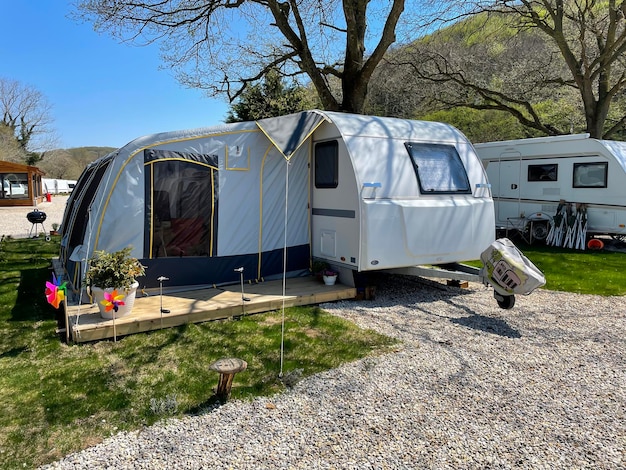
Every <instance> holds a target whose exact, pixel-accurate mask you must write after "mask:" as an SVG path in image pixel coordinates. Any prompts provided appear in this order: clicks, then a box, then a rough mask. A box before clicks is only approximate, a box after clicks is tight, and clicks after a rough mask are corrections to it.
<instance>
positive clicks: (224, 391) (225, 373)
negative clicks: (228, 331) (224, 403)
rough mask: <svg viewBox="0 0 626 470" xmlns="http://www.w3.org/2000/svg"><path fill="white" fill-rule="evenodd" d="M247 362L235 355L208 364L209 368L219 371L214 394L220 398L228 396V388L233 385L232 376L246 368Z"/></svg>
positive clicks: (224, 398) (223, 398)
mask: <svg viewBox="0 0 626 470" xmlns="http://www.w3.org/2000/svg"><path fill="white" fill-rule="evenodd" d="M247 367H248V363H247V362H246V361H243V360H241V359H237V358H236V357H228V358H223V359H218V360H217V361H215V362H214V363H213V364H211V365H210V366H209V369H211V370H214V371H216V372H219V374H220V379H219V382H218V383H217V390H216V392H215V395H216V396H217V397H218V398H219V399H220V400H227V399H228V397H230V389H231V388H232V386H233V378H234V377H235V374H236V373H237V372H241V371H244V370H246V368H247Z"/></svg>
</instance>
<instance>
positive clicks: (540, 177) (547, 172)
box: [528, 163, 559, 181]
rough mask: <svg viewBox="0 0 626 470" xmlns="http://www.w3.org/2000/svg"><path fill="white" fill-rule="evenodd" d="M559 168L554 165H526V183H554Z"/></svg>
mask: <svg viewBox="0 0 626 470" xmlns="http://www.w3.org/2000/svg"><path fill="white" fill-rule="evenodd" d="M558 169H559V166H558V165H557V164H556V163H552V164H547V165H528V181H556V180H557V178H558Z"/></svg>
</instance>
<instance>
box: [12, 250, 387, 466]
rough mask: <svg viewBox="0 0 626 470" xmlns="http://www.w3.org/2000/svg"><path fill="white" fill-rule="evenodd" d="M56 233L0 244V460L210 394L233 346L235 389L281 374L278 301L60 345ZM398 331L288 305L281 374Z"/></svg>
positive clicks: (90, 437) (374, 348) (63, 444)
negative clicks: (225, 315)
mask: <svg viewBox="0 0 626 470" xmlns="http://www.w3.org/2000/svg"><path fill="white" fill-rule="evenodd" d="M58 249H59V245H58V240H53V242H50V243H46V242H45V241H44V240H39V239H35V240H7V241H5V242H3V243H2V244H1V250H2V251H1V252H0V335H1V338H2V341H1V342H0V468H18V467H19V468H23V467H25V468H32V467H35V466H38V465H41V464H44V463H46V462H51V461H54V460H57V459H59V458H61V457H62V456H64V455H66V454H68V453H70V452H72V451H76V450H79V449H81V448H83V447H86V446H89V445H93V444H95V443H97V442H99V441H100V440H102V438H104V437H106V436H109V435H111V434H113V433H116V432H118V431H120V430H125V429H137V428H139V427H141V426H145V425H149V424H152V423H154V422H155V421H157V420H159V419H162V418H164V417H167V416H182V415H184V414H189V413H198V412H202V410H204V409H206V408H207V407H210V406H213V405H214V404H215V398H214V397H213V392H214V388H215V387H216V386H217V380H218V374H217V373H216V372H213V371H210V370H209V368H208V366H209V365H210V364H211V363H212V362H213V361H215V360H216V359H219V358H221V357H225V356H235V357H240V358H242V359H244V360H245V361H247V363H248V368H247V370H246V371H244V372H241V373H239V374H237V375H236V376H235V380H234V383H233V389H232V398H233V399H237V398H239V399H247V398H251V397H255V396H269V395H272V394H274V393H276V392H278V391H281V390H283V389H284V388H285V385H284V383H283V382H286V381H287V380H283V381H281V380H280V379H279V372H280V343H281V319H282V313H281V312H270V313H266V314H260V315H253V316H249V317H243V318H241V319H240V320H225V321H214V322H209V323H204V324H198V325H194V324H190V325H185V326H181V327H178V328H173V329H167V330H162V331H155V332H151V333H146V334H138V335H133V336H128V337H125V338H123V339H121V340H119V341H117V342H112V341H102V342H99V343H93V344H82V345H69V346H68V345H65V344H63V343H61V342H60V341H59V338H58V336H57V335H56V334H55V329H56V327H57V324H56V320H55V317H56V315H57V313H56V310H55V309H53V308H52V307H51V306H49V305H48V304H47V302H46V298H45V295H44V289H45V282H46V281H47V280H50V279H51V270H50V266H51V262H50V260H51V258H52V257H54V256H56V255H57V253H58ZM394 344H395V340H392V339H390V338H387V337H385V336H382V335H380V334H378V333H375V332H373V331H366V330H362V329H359V328H357V327H356V326H355V325H354V324H352V323H350V322H347V321H345V320H342V319H339V318H337V317H334V316H332V315H329V314H327V313H325V312H324V311H322V310H320V309H319V308H318V307H300V308H290V309H288V310H287V311H286V312H285V342H284V347H285V350H284V365H283V371H284V373H285V379H286V378H291V377H293V376H294V371H296V372H297V375H301V376H302V377H305V376H308V375H311V374H314V373H317V372H320V371H323V370H327V369H331V368H334V367H337V366H339V365H340V364H342V363H344V362H348V361H354V360H356V359H358V358H361V357H364V356H367V355H369V354H376V353H380V352H384V351H388V350H389V349H390V348H391V347H392V346H393V345H394Z"/></svg>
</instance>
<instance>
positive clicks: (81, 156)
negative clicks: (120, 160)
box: [37, 147, 116, 180]
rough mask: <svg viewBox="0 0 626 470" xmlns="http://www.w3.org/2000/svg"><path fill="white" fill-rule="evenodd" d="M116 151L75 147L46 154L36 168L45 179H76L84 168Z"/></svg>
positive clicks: (108, 148)
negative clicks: (42, 173) (44, 174)
mask: <svg viewBox="0 0 626 470" xmlns="http://www.w3.org/2000/svg"><path fill="white" fill-rule="evenodd" d="M113 150H116V149H115V148H113V147H76V148H70V149H56V150H51V151H49V152H46V155H45V157H44V158H43V159H42V160H41V161H40V162H39V163H37V166H38V167H39V168H40V169H41V170H42V171H44V172H45V173H46V178H58V179H68V180H75V179H78V177H79V176H80V174H81V173H82V171H83V170H84V169H85V167H86V166H87V165H88V164H89V163H91V162H93V161H94V160H97V159H98V158H100V157H103V156H105V155H107V154H108V153H110V152H112V151H113Z"/></svg>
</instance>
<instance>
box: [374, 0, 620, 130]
mask: <svg viewBox="0 0 626 470" xmlns="http://www.w3.org/2000/svg"><path fill="white" fill-rule="evenodd" d="M447 3H448V4H449V3H451V2H447ZM467 3H473V2H467ZM478 3H481V2H476V4H478ZM494 3H497V6H494ZM484 5H487V6H486V7H485V6H484ZM490 5H491V6H490ZM481 9H482V10H483V11H482V12H481V13H479V14H473V15H471V16H468V17H467V18H465V19H463V20H462V21H458V22H456V23H454V24H452V25H450V26H448V27H444V28H440V29H438V30H437V31H435V32H434V33H431V34H430V35H428V36H425V37H423V38H420V39H418V40H416V41H414V42H413V43H412V44H410V45H408V46H405V47H401V48H397V49H396V50H394V51H392V52H391V53H389V54H388V55H387V56H386V59H385V61H384V62H383V63H382V64H381V66H380V67H379V68H378V70H377V73H376V75H375V77H374V79H373V81H372V86H371V92H370V95H369V101H368V106H367V108H366V109H367V110H368V112H371V113H376V114H384V115H395V116H403V117H412V118H426V119H437V120H443V121H447V122H450V123H452V124H454V125H456V126H457V127H459V128H461V129H462V130H463V131H464V132H465V133H466V134H467V135H468V136H469V137H470V138H471V139H472V140H473V141H477V142H480V141H489V140H497V139H508V138H519V137H533V136H538V135H559V134H567V133H578V132H589V133H590V134H591V136H592V137H597V138H610V139H623V137H624V136H625V131H624V124H625V121H626V114H625V112H624V111H625V109H626V100H625V97H624V86H625V85H626V66H625V63H624V60H623V53H624V52H625V51H626V20H625V12H626V2H616V1H608V2H592V1H582V2H573V1H554V0H532V1H519V2H510V1H501V2H486V3H485V2H482V4H481ZM495 129H500V130H501V132H496V133H494V130H495Z"/></svg>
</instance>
